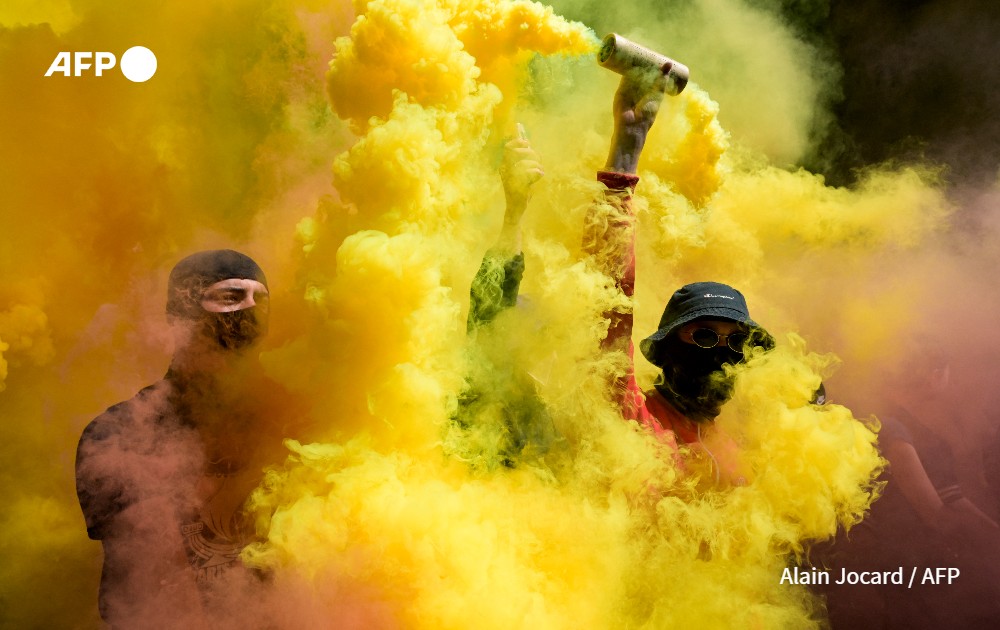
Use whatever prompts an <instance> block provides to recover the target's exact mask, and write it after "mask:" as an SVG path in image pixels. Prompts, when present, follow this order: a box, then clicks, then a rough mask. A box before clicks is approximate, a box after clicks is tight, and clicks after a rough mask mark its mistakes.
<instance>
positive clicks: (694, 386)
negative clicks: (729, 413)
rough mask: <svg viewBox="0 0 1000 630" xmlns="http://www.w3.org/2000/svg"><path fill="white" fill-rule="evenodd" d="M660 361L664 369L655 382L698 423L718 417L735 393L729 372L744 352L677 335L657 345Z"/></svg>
mask: <svg viewBox="0 0 1000 630" xmlns="http://www.w3.org/2000/svg"><path fill="white" fill-rule="evenodd" d="M656 350H657V356H656V360H657V361H656V362H657V364H658V365H659V367H661V368H662V370H663V371H662V372H661V373H660V375H659V377H657V379H656V383H654V387H655V388H656V391H658V392H660V394H661V395H663V397H664V398H666V399H667V400H668V401H669V402H670V404H671V405H673V406H674V407H675V408H676V409H677V410H678V411H680V412H681V413H682V414H684V415H685V416H686V417H688V418H689V419H691V420H694V421H695V422H708V421H710V420H713V419H715V417H716V416H718V415H719V412H720V411H721V410H722V405H723V404H725V403H726V401H728V400H729V399H730V398H731V397H732V394H733V380H734V379H733V376H732V374H731V373H728V372H727V371H725V369H724V367H723V366H725V365H727V364H730V365H732V364H736V363H739V362H740V361H742V360H743V355H742V354H740V353H739V352H735V351H733V350H730V349H729V348H728V347H727V346H722V347H717V348H699V347H698V346H696V345H693V344H690V343H684V342H683V341H681V339H680V338H678V337H677V335H676V334H675V335H672V336H670V337H668V338H666V339H664V340H662V341H661V342H660V343H659V344H658V345H657V348H656Z"/></svg>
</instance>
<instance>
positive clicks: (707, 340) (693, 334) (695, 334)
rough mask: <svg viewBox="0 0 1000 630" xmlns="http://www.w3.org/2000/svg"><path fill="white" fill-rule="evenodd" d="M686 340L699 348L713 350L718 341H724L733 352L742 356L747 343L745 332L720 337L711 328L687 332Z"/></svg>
mask: <svg viewBox="0 0 1000 630" xmlns="http://www.w3.org/2000/svg"><path fill="white" fill-rule="evenodd" d="M686 336H687V337H688V339H690V340H691V342H692V343H693V344H694V345H696V346H698V347H699V348H714V347H716V346H718V345H719V342H720V341H725V343H726V345H727V346H729V349H730V350H732V351H733V352H739V353H740V354H743V345H744V344H746V342H747V334H746V333H745V332H734V333H732V334H730V335H720V334H719V333H717V332H715V331H714V330H712V329H711V328H696V329H694V330H691V331H688V333H687V335H686Z"/></svg>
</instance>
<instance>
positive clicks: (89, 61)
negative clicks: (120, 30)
mask: <svg viewBox="0 0 1000 630" xmlns="http://www.w3.org/2000/svg"><path fill="white" fill-rule="evenodd" d="M116 61H117V60H116V59H115V55H114V53H109V52H65V51H64V52H60V53H59V54H57V55H56V58H55V59H53V60H52V64H51V65H50V66H49V69H48V70H47V71H46V72H45V76H47V77H51V76H53V75H57V74H61V75H62V76H64V77H82V76H85V75H89V74H91V73H93V75H94V76H95V77H100V76H103V75H104V71H105V70H111V69H112V68H114V67H115V63H116ZM118 67H119V68H120V69H121V71H122V74H124V75H125V78H126V79H128V80H129V81H132V82H133V83H145V82H146V81H149V79H150V78H151V77H152V76H153V75H154V74H155V73H156V55H154V54H153V51H152V50H150V49H148V48H146V47H145V46H133V47H131V48H129V49H128V50H126V51H125V52H124V53H122V59H121V63H120V64H119V66H118Z"/></svg>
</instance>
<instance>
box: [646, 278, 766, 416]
mask: <svg viewBox="0 0 1000 630" xmlns="http://www.w3.org/2000/svg"><path fill="white" fill-rule="evenodd" d="M748 344H750V345H760V346H769V345H772V344H773V341H772V340H771V339H770V336H769V335H767V333H766V332H764V331H763V329H761V328H760V327H758V326H757V324H756V322H754V321H753V320H752V319H751V318H750V311H749V309H748V308H747V303H746V300H745V299H744V297H743V294H742V293H740V292H739V291H737V290H736V289H734V288H732V287H730V286H728V285H725V284H720V283H718V282H695V283H693V284H689V285H686V286H684V287H681V288H680V289H679V290H677V291H676V292H675V293H674V294H673V296H671V298H670V301H669V302H667V306H666V308H665V309H664V311H663V316H662V317H661V318H660V324H659V326H658V327H657V330H656V332H654V333H653V334H652V335H650V336H649V337H646V338H645V339H643V340H642V342H640V344H639V349H640V350H641V351H642V354H643V356H645V357H646V359H648V360H649V362H650V363H652V364H653V365H655V366H657V367H659V368H660V369H661V370H662V371H663V372H662V374H661V376H660V378H659V380H658V381H657V384H656V388H657V390H658V391H660V392H661V393H662V394H663V395H664V396H665V397H666V398H667V400H669V401H670V403H671V404H673V405H674V406H675V407H677V409H678V410H679V411H681V412H682V413H684V415H686V416H687V417H689V418H691V419H692V420H696V421H707V420H712V419H714V418H715V417H716V416H717V415H718V414H719V411H720V410H721V407H722V405H723V404H724V403H725V402H726V401H727V400H729V398H730V396H731V395H732V385H733V383H732V379H731V378H729V377H728V376H727V374H726V373H725V370H724V366H725V365H727V364H735V363H739V362H740V361H742V360H743V353H744V351H745V348H746V347H747V345H748Z"/></svg>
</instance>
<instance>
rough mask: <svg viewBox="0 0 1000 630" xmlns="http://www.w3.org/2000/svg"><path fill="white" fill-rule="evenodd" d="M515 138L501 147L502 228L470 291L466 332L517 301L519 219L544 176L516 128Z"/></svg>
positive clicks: (521, 269) (520, 272)
mask: <svg viewBox="0 0 1000 630" xmlns="http://www.w3.org/2000/svg"><path fill="white" fill-rule="evenodd" d="M518 128H519V133H518V138H515V139H514V140H511V141H510V142H508V143H507V144H506V145H505V146H504V161H503V165H502V166H501V167H500V180H501V181H502V182H503V190H504V197H505V198H506V202H507V206H506V210H505V211H504V218H503V227H502V228H501V229H500V236H499V238H498V239H497V242H496V244H495V245H494V246H493V247H491V248H490V250H489V251H487V252H486V255H485V256H484V257H483V262H482V264H481V265H480V266H479V271H478V272H477V273H476V277H475V278H474V279H473V280H472V289H471V291H470V302H469V318H468V330H469V331H472V330H475V329H476V328H478V327H480V326H483V325H484V324H488V323H489V322H491V321H492V320H493V319H494V318H495V317H496V316H497V315H498V314H499V313H500V312H501V311H502V310H504V309H506V308H510V307H511V306H513V305H514V304H515V303H516V302H517V293H518V290H519V289H520V286H521V276H522V275H523V274H524V255H523V254H522V253H521V218H522V217H523V216H524V212H525V210H526V209H527V207H528V201H529V200H530V199H531V187H532V186H533V185H534V184H535V182H537V181H538V180H539V179H541V178H542V176H543V175H545V171H544V170H543V169H542V165H541V162H539V160H538V155H537V154H536V153H535V151H534V150H533V149H532V148H531V144H530V143H529V142H528V141H527V139H525V138H524V132H523V130H521V129H520V125H518Z"/></svg>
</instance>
